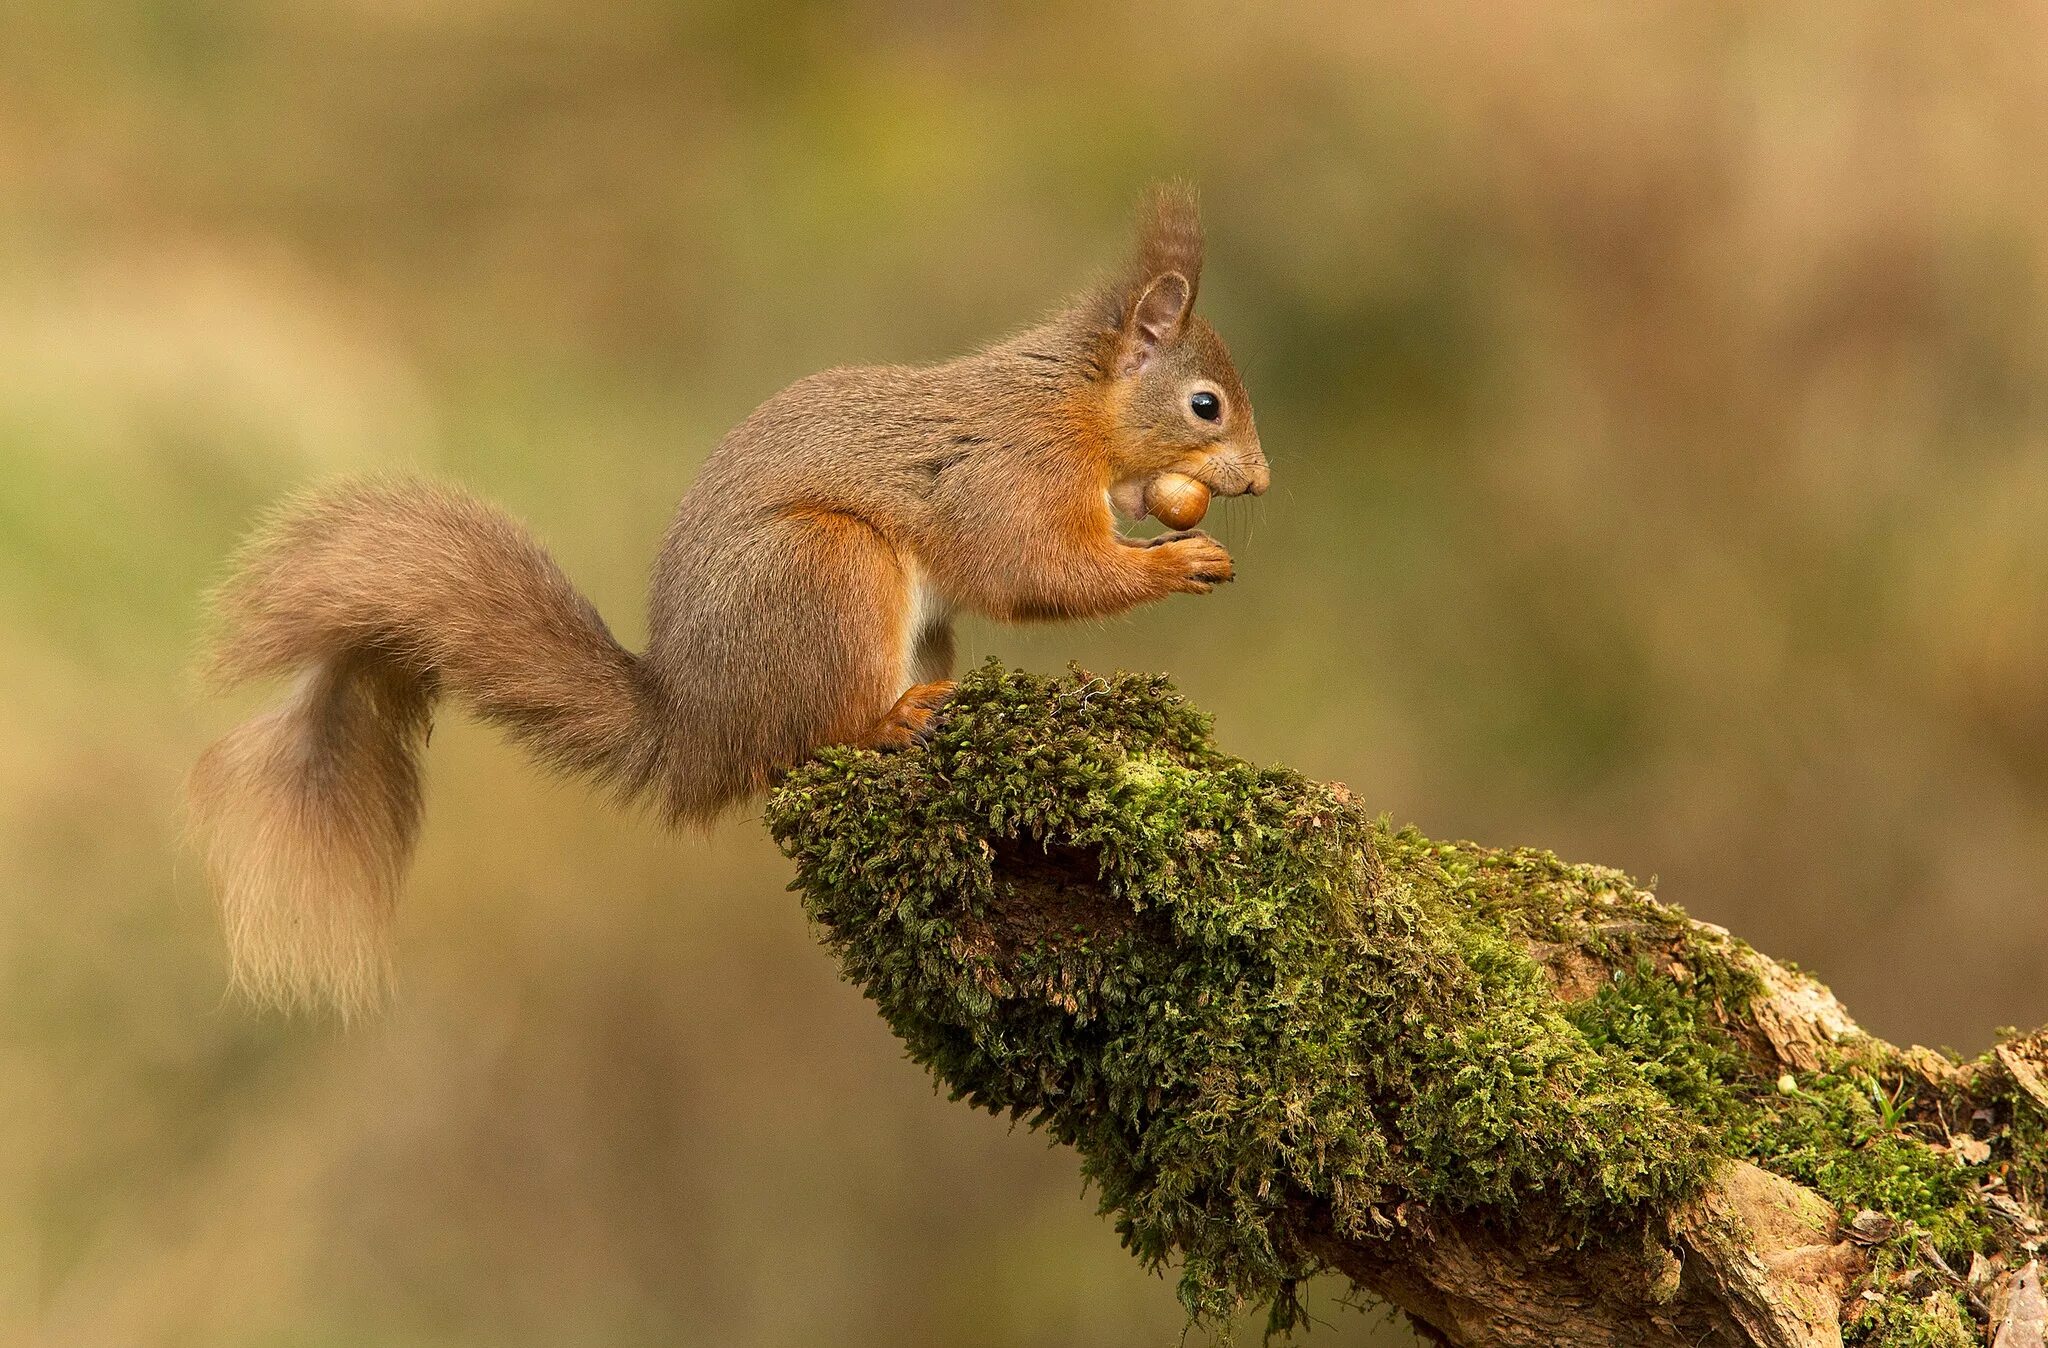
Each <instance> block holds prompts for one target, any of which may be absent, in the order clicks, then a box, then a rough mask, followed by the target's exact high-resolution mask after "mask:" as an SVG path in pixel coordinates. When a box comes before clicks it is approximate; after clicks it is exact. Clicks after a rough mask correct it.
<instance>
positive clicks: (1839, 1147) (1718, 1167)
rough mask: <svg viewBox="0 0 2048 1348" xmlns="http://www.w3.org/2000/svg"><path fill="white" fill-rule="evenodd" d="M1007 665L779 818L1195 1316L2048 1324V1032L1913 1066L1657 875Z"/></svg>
mask: <svg viewBox="0 0 2048 1348" xmlns="http://www.w3.org/2000/svg"><path fill="white" fill-rule="evenodd" d="M1209 732H1210V726H1209V722H1208V719H1207V718H1206V717H1205V716H1203V715H1202V714H1201V713H1199V712H1197V711H1195V710H1194V709H1193V708H1191V707H1189V706H1188V705H1187V704H1186V703H1185V702H1184V701H1183V700H1182V699H1181V698H1180V697H1179V696H1178V695H1176V694H1175V693H1174V692H1173V691H1172V689H1171V688H1170V687H1169V686H1168V685H1167V684H1166V683H1165V682H1164V681H1163V680H1160V679H1153V678H1141V677H1134V676H1128V675H1120V676H1117V677H1115V678H1109V679H1102V678H1090V677H1086V676H1083V675H1079V674H1077V675H1076V676H1074V677H1073V678H1071V679H1066V680H1051V679H1043V678H1037V677H1033V676H1029V675H1023V674H1017V673H1010V672H1006V671H1004V670H1002V669H1000V668H999V667H997V666H995V665H994V664H993V663H991V664H990V665H988V666H985V667H984V668H983V669H981V670H980V671H978V672H976V673H974V674H973V675H971V676H969V677H968V678H967V679H966V680H965V681H964V682H963V683H962V684H961V686H960V689H959V692H958V694H957V695H956V696H955V698H954V699H953V701H952V703H951V704H950V706H949V707H948V708H947V709H946V711H945V712H944V713H943V714H942V716H941V718H940V719H939V720H938V722H937V723H936V733H935V734H934V736H933V738H932V739H931V740H930V742H929V743H927V744H926V745H924V746H922V747H920V748H917V749H914V750H912V751H909V752H906V753H899V754H893V755H883V754H875V753H868V752H860V751H853V750H832V751H828V752H827V753H825V754H824V755H823V756H822V757H821V758H819V759H818V760H817V761H816V762H814V763H812V764H810V765H809V766H807V767H805V768H803V769H802V770H800V771H798V772H796V773H794V774H792V775H791V776H790V778H789V779H788V780H787V781H786V782H785V783H784V784H783V785H782V786H781V788H780V789H779V790H778V791H777V792H776V793H775V795H774V796H773V798H772V800H771V802H770V805H769V810H768V822H769V827H770V828H771V830H772V831H773V832H774V835H775V837H776V838H777V840H778V841H779V842H780V843H781V844H782V846H783V848H784V850H785V851H786V852H787V853H788V854H789V855H790V856H791V857H792V858H793V859H794V860H795V862H796V864H797V882H796V885H797V887H798V888H800V889H801V890H802V892H803V894H804V898H805V903H806V905H807V907H808V909H809V911H810V912H811V914H812V915H813V917H814V918H815V919H816V920H817V922H818V923H819V925H820V926H821V928H822V929H823V931H824V933H825V936H826V938H827V940H828V941H829V942H830V944H831V946H832V948H833V949H834V950H835V951H836V952H837V953H838V955H839V958H840V960H841V961H842V964H843V966H844V968H845V971H846V974H847V976H848V977H849V978H851V979H852V980H853V981H854V982H856V983H857V984H859V985H860V986H861V987H862V988H864V989H865V990H866V991H867V993H868V995H869V996H870V997H872V998H873V999H874V1000H875V1002H876V1003H877V1004H878V1005H879V1006H880V1008H881V1010H882V1013H883V1015H884V1016H885V1017H886V1018H887V1019H888V1021H889V1023H890V1024H891V1025H892V1026H893V1027H894V1028H895V1030H896V1032H897V1034H898V1035H900V1036H901V1037H902V1039H903V1041H904V1042H905V1044H907V1045H908V1046H909V1049H910V1052H911V1054H912V1056H914V1057H915V1058H916V1059H917V1060H918V1061H920V1062H922V1063H924V1064H925V1065H926V1066H927V1067H929V1068H930V1069H931V1070H932V1072H933V1073H934V1074H935V1075H936V1076H937V1077H938V1079H939V1080H941V1081H942V1082H944V1083H945V1084H946V1085H947V1087H948V1088H949V1089H950V1090H951V1091H952V1092H953V1093H954V1095H955V1096H956V1098H960V1099H964V1100H967V1101H969V1102H970V1103H973V1104H976V1105H979V1106H982V1107H984V1108H986V1109H989V1110H993V1111H998V1112H1002V1113H1007V1114H1010V1115H1011V1116H1013V1117H1016V1118H1021V1119H1024V1120H1027V1121H1028V1122H1029V1123H1031V1124H1032V1125H1033V1126H1036V1127H1042V1128H1044V1129H1046V1130H1047V1131H1049V1132H1050V1133H1051V1134H1052V1135H1053V1136H1054V1137H1055V1138H1057V1139H1058V1140H1059V1141H1061V1142H1064V1143H1066V1144H1069V1145H1071V1146H1073V1147H1074V1148H1075V1149H1076V1150H1078V1151H1079V1152H1080V1153H1081V1156H1082V1163H1083V1169H1084V1172H1085V1173H1086V1175H1087V1176H1088V1178H1089V1179H1090V1180H1091V1181H1092V1182H1093V1183H1094V1184H1095V1186H1096V1187H1097V1188H1098V1190H1099V1191H1100V1193H1101V1196H1102V1208H1103V1210H1104V1211H1105V1212H1106V1213H1108V1214H1109V1215H1111V1216H1112V1217H1114V1218H1115V1220H1116V1223H1117V1227H1118V1230H1119V1231H1120V1233H1121V1234H1122V1236H1123V1239H1124V1242H1125V1244H1126V1245H1127V1246H1128V1247H1129V1248H1130V1249H1131V1250H1132V1251H1133V1252H1134V1253H1135V1254H1136V1255H1137V1256H1138V1257H1139V1258H1140V1259H1143V1260H1144V1261H1146V1262H1147V1263H1148V1264H1151V1265H1153V1266H1162V1265H1166V1264H1168V1263H1177V1264H1178V1266H1179V1270H1180V1293H1181V1297H1182V1300H1183V1301H1184V1302H1185V1303H1186V1305H1187V1307H1188V1310H1189V1312H1190V1313H1191V1314H1192V1315H1194V1316H1197V1317H1201V1318H1204V1319H1220V1318H1221V1317H1223V1316H1225V1315H1227V1314H1229V1313H1231V1312H1233V1311H1234V1310H1236V1309H1237V1308H1238V1307H1239V1306H1240V1305H1241V1304H1243V1303H1245V1302H1248V1301H1249V1302H1263V1303H1266V1304H1268V1305H1270V1307H1271V1319H1272V1323H1273V1325H1274V1327H1275V1328H1276V1329H1281V1330H1284V1329H1286V1328H1289V1327H1290V1326H1292V1325H1293V1324H1294V1322H1295V1320H1296V1319H1297V1317H1298V1315H1299V1306H1298V1303H1297V1301H1296V1299H1295V1289H1296V1288H1297V1287H1298V1285H1299V1284H1300V1283H1301V1281H1302V1280H1304V1279H1306V1278H1308V1277H1310V1276H1312V1275H1314V1274H1316V1273H1318V1272H1322V1271H1325V1270H1336V1271H1338V1272H1340V1273H1342V1274H1344V1275H1345V1276H1347V1277H1349V1278H1350V1279H1351V1280H1352V1281H1353V1282H1354V1283H1356V1284H1357V1285H1358V1286H1359V1287H1361V1288H1364V1289H1366V1290H1368V1291H1370V1292H1372V1293H1375V1294H1377V1295H1379V1296H1382V1297H1384V1298H1386V1299H1387V1300H1389V1301H1391V1302H1392V1303H1393V1304H1395V1305H1396V1306H1398V1307H1400V1308H1401V1309H1402V1310H1404V1311H1406V1312H1407V1313H1408V1314H1409V1316H1410V1317H1411V1318H1412V1319H1413V1320H1414V1321H1415V1322H1416V1323H1417V1324H1419V1325H1421V1326H1423V1327H1424V1328H1425V1329H1426V1330H1427V1332H1429V1333H1430V1334H1432V1335H1434V1336H1436V1337H1437V1338H1439V1339H1440V1340H1441V1341H1443V1342H1445V1343H1450V1344H1458V1345H1508V1344H1515V1345H1521V1344H1527V1345H1538V1344H1541V1345H1555V1344H1601V1345H1607V1344H1611V1345H1616V1348H1622V1346H1624V1345H1625V1346H1626V1348H1649V1346H1652V1345H1667V1344H1668V1345H1674V1346H1675V1345H1686V1348H1700V1345H1709V1344H1727V1345H1735V1344H1756V1345H1801V1346H1802V1348H1803V1346H1806V1345H1823V1344H1837V1343H1842V1342H1844V1341H1846V1342H1849V1343H1863V1344H1885V1345H1908V1344H1910V1345H1947V1344H1955V1345H1961V1344H1984V1343H1989V1342H1991V1341H1992V1339H1993V1338H1996V1339H1997V1341H1998V1343H1999V1345H2000V1346H2001V1348H2028V1346H2030V1345H2032V1346H2038V1345H2040V1344H2041V1342H2042V1339H2041V1324H2042V1321H2043V1319H2044V1318H2048V1303H2043V1302H2042V1297H2041V1292H2040V1288H2039V1277H2038V1270H2037V1268H2036V1265H2035V1263H2034V1254H2035V1250H2036V1248H2037V1245H2038V1243H2039V1241H2040V1240H2041V1239H2042V1231H2043V1227H2042V1224H2041V1217H2042V1200H2043V1197H2044V1193H2048V1045H2044V1042H2043V1040H2042V1039H2040V1038H2037V1037H2017V1036H2015V1037H2012V1038H2009V1039H2008V1040H2007V1041H2006V1042H2004V1043H2002V1044H2000V1045H1999V1046H1998V1047H1997V1049H1995V1050H1994V1051H1993V1052H1992V1053H1989V1054H1987V1055H1985V1056H1984V1057H1982V1058H1980V1059H1976V1060H1973V1061H1967V1062H1965V1061H1959V1060H1957V1059H1956V1058H1955V1057H1953V1056H1952V1055H1948V1054H1943V1053H1937V1052H1934V1051H1932V1050H1929V1049H1924V1048H1912V1049H1904V1050H1902V1049H1898V1048H1895V1047H1893V1046H1892V1045H1890V1044H1887V1043H1884V1042H1882V1041H1880V1040H1878V1039H1875V1038H1873V1037H1871V1036H1869V1035H1866V1034H1864V1033H1862V1032H1861V1031H1860V1030H1858V1029H1857V1027H1856V1026H1855V1024H1854V1022H1852V1021H1851V1020H1850V1018H1849V1016H1848V1015H1847V1014H1846V1013H1845V1012H1844V1011H1843V1010H1842V1008H1841V1007H1840V1005H1839V1004H1838V1003H1837V1002H1836V1001H1835V999H1834V998H1833V996H1832V995H1831V994H1830V993H1829V992H1828V991H1827V989H1825V988H1824V987H1822V986H1820V985H1819V984H1818V983H1816V982H1814V981H1813V980H1811V979H1809V978H1807V977H1805V976H1804V975H1802V974H1800V973H1798V972H1796V971H1795V970H1793V969H1791V968H1789V967H1787V966H1785V965H1781V964H1778V963H1776V962H1774V961H1772V960H1769V959H1767V958H1765V957H1763V956H1761V955H1759V954H1757V953H1756V952H1755V951H1754V950H1752V949H1750V948H1749V947H1748V946H1747V945H1745V944H1743V943H1742V942H1741V941H1739V940H1736V939H1734V938H1733V937H1731V936H1729V935H1728V934H1727V933H1726V932H1724V931H1722V930H1720V929H1718V928H1715V927H1711V926H1708V925H1706V924H1703V923H1699V922H1695V921H1693V920H1691V919H1690V918H1688V917H1687V916H1686V915H1685V914H1684V913H1683V912H1681V911H1680V910H1679V909H1677V908H1675V907H1672V906H1669V905H1666V904H1663V903H1661V902H1659V901H1658V900H1656V899H1655V898H1653V897H1652V896H1651V895H1650V894H1649V893H1647V892H1646V891H1644V890H1643V889H1642V888H1640V887H1639V886H1637V885H1636V884H1634V883H1633V882H1632V881H1630V880H1629V879H1628V878H1627V877H1626V876H1624V875H1622V874H1621V873H1619V872H1617V871H1613V870H1609V869H1606V868H1603V867H1598V866H1584V865H1570V864H1567V863H1565V862H1562V861H1559V860H1558V859H1557V858H1556V857H1554V856H1552V855H1550V854H1549V853H1547V852H1542V851H1536V850H1527V849H1520V850H1495V849H1491V848H1483V847H1477V846H1473V845H1471V844H1469V843H1441V842H1434V841H1432V840H1430V839H1428V838H1425V837H1424V836H1422V835H1421V834H1419V833H1417V832H1415V831H1414V830H1412V829H1405V828H1394V827H1391V826H1390V825H1388V824H1387V823H1386V822H1384V821H1383V820H1380V819H1377V818H1375V817H1374V816H1373V815H1372V814H1371V813H1370V812H1369V811H1367V810H1366V809H1365V808H1364V807H1363V806H1362V805H1361V804H1360V803H1359V802H1358V801H1356V800H1355V799H1353V797H1352V796H1351V794H1350V793H1349V792H1348V791H1347V790H1346V789H1345V788H1343V787H1342V786H1336V785H1326V784H1323V783H1318V782H1313V781H1309V780H1307V779H1306V778H1303V777H1301V776H1300V775H1299V774H1296V773H1293V772H1290V771H1287V770H1285V769H1258V768H1254V767H1251V766H1250V765H1248V764H1246V763H1244V762H1243V761H1241V760H1239V759H1236V758H1232V757H1230V756H1229V755H1227V754H1224V753H1222V752H1221V751H1219V750H1218V749H1217V748H1216V747H1215V746H1214V744H1213V743H1212V742H1211V739H1210V733H1209Z"/></svg>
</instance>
